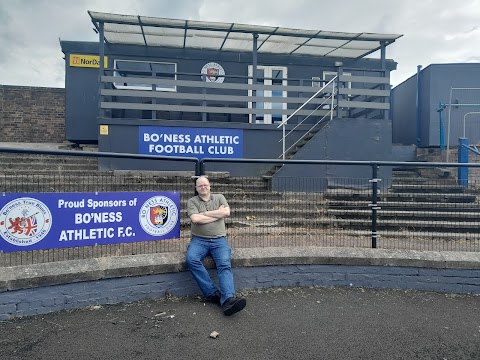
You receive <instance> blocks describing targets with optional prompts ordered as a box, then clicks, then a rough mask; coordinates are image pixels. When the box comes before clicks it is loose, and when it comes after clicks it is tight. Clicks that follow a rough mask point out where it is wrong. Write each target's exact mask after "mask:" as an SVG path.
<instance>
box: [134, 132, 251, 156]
mask: <svg viewBox="0 0 480 360" xmlns="http://www.w3.org/2000/svg"><path fill="white" fill-rule="evenodd" d="M138 146H139V153H140V154H147V155H162V156H187V157H196V158H198V159H202V158H204V157H210V158H242V157H243V130H241V129H240V130H239V129H218V128H184V127H161V126H140V127H139V130H138Z"/></svg>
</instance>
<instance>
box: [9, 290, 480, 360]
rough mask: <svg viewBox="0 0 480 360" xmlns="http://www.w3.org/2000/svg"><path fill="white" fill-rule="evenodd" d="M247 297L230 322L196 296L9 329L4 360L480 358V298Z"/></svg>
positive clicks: (370, 293)
mask: <svg viewBox="0 0 480 360" xmlns="http://www.w3.org/2000/svg"><path fill="white" fill-rule="evenodd" d="M241 294H242V295H244V296H245V297H246V298H247V307H246V308H245V309H244V310H243V311H242V312H240V313H238V314H235V315H233V316H231V317H226V316H224V315H223V313H222V312H221V310H220V307H219V306H218V305H214V304H210V303H207V304H205V303H204V302H203V301H202V300H201V299H200V298H198V297H188V298H176V297H167V298H162V299H153V300H144V301H141V302H135V303H130V304H117V305H101V306H92V307H88V308H84V309H76V310H69V311H63V312H59V313H52V314H47V315H37V316H32V317H26V318H21V319H14V320H10V321H3V322H0V359H5V360H7V359H8V360H16V359H29V360H35V359H42V360H43V359H80V360H82V359H88V360H93V359H102V360H106V359H115V360H124V359H125V360H127V359H128V360H131V359H175V360H181V359H349V360H351V359H382V360H384V359H439V360H444V359H452V360H459V359H480V296H474V295H456V294H443V293H432V292H418V291H404V290H372V289H356V288H293V289H286V288H281V289H269V290H262V291H248V292H242V293H241ZM214 332H216V333H218V336H217V337H216V338H214V337H211V335H212V333H214Z"/></svg>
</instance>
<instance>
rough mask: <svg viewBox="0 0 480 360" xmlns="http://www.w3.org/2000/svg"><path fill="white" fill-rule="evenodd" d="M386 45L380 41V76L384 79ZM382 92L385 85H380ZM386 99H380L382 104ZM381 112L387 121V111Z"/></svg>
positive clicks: (385, 73)
mask: <svg viewBox="0 0 480 360" xmlns="http://www.w3.org/2000/svg"><path fill="white" fill-rule="evenodd" d="M386 54H387V45H386V43H385V41H380V64H381V66H382V76H383V77H386V76H387V71H386V70H387V56H386ZM380 88H381V89H382V90H385V89H386V86H385V84H382V85H381V87H380ZM386 101H387V99H385V98H382V102H383V103H385V102H386ZM382 111H383V119H384V120H388V114H389V112H388V110H382Z"/></svg>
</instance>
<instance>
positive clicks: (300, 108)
mask: <svg viewBox="0 0 480 360" xmlns="http://www.w3.org/2000/svg"><path fill="white" fill-rule="evenodd" d="M337 77H338V75H335V76H334V77H333V78H332V79H331V80H330V81H329V82H328V83H326V84H325V85H324V86H323V87H322V88H321V89H320V90H318V91H317V92H316V93H315V94H313V95H312V97H310V99H308V100H307V101H305V102H304V103H303V104H302V105H301V106H300V107H299V108H298V109H297V110H295V111H294V112H293V113H292V114H291V115H289V116H288V117H287V118H286V119H285V120H283V121H282V122H281V123H280V124H279V125H278V126H277V129H278V128H279V127H280V126H282V127H283V128H282V141H283V144H282V151H283V154H282V159H283V160H285V138H286V136H287V135H285V125H286V124H287V122H288V120H290V119H291V118H292V117H293V116H295V114H296V113H297V112H299V111H300V110H302V109H303V107H304V106H305V105H307V104H308V103H309V102H310V101H312V100H313V99H314V98H316V97H317V95H318V94H320V93H321V92H322V91H323V90H324V89H325V88H327V87H328V86H329V85H330V84H331V83H333V91H332V95H331V97H332V105H331V107H330V112H331V115H330V119H331V118H332V117H333V97H334V93H335V80H336V79H337ZM322 120H323V118H322ZM315 125H316V124H315ZM289 134H290V133H289Z"/></svg>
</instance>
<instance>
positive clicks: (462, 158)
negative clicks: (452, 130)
mask: <svg viewBox="0 0 480 360" xmlns="http://www.w3.org/2000/svg"><path fill="white" fill-rule="evenodd" d="M467 146H468V139H467V138H458V163H459V164H468V148H467ZM458 185H460V186H463V187H464V188H468V167H466V166H459V167H458Z"/></svg>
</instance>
